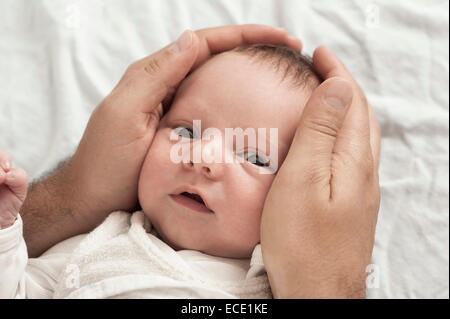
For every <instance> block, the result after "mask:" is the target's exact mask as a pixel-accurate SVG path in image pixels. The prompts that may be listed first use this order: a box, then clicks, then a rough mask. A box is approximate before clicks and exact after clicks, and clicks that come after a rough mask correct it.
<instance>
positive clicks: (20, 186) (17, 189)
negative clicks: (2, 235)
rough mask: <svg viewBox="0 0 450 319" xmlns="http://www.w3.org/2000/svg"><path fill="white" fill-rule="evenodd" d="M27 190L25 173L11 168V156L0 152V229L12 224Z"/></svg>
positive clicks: (19, 169)
mask: <svg viewBox="0 0 450 319" xmlns="http://www.w3.org/2000/svg"><path fill="white" fill-rule="evenodd" d="M27 189H28V176H27V173H26V172H25V171H24V170H23V169H21V168H12V162H11V156H10V155H9V154H8V153H6V152H4V151H1V150H0V229H3V228H7V227H9V226H11V225H12V224H14V221H15V220H16V218H17V214H18V213H19V210H20V208H21V207H22V204H23V202H24V200H25V197H26V196H27Z"/></svg>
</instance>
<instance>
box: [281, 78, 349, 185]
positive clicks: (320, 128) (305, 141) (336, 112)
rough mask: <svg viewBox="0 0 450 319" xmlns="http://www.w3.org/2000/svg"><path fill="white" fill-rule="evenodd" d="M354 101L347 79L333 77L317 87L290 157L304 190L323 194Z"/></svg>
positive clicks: (305, 110)
mask: <svg viewBox="0 0 450 319" xmlns="http://www.w3.org/2000/svg"><path fill="white" fill-rule="evenodd" d="M352 99H353V89H352V85H351V83H350V82H349V81H347V80H345V79H343V78H338V77H334V78H330V79H327V80H326V81H324V82H323V83H322V84H321V85H320V86H319V87H318V88H316V89H315V90H314V92H313V94H312V95H311V97H310V99H309V100H308V103H307V104H306V106H305V109H304V111H303V114H302V117H301V119H300V124H299V126H298V128H297V131H296V133H295V136H294V140H293V142H292V146H291V150H293V151H292V153H291V152H290V153H289V154H288V156H289V157H291V156H292V157H294V158H295V159H296V160H295V161H294V162H295V166H296V170H299V171H300V172H302V173H301V174H298V176H300V183H301V187H305V188H308V189H311V191H315V189H316V190H317V188H316V187H318V188H319V190H320V191H321V192H322V193H323V190H324V188H323V187H329V186H327V184H328V185H329V183H330V178H331V174H332V167H331V161H332V155H333V148H334V146H335V143H336V139H337V136H338V133H339V130H340V129H341V127H342V124H343V122H344V118H345V115H346V113H347V110H348V108H349V107H350V105H351V102H352Z"/></svg>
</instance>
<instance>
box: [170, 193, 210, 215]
mask: <svg viewBox="0 0 450 319" xmlns="http://www.w3.org/2000/svg"><path fill="white" fill-rule="evenodd" d="M171 197H172V199H173V200H174V201H175V202H177V203H178V204H180V205H182V206H184V207H186V208H189V209H190V210H194V211H196V212H200V213H214V212H213V211H212V210H211V209H209V208H208V206H207V205H206V203H205V201H204V200H203V198H202V197H201V196H200V195H199V194H195V193H189V192H182V193H179V194H178V195H171Z"/></svg>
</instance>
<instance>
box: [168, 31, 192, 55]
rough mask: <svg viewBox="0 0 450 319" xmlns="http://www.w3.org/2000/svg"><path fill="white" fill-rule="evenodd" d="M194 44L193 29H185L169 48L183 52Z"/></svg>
mask: <svg viewBox="0 0 450 319" xmlns="http://www.w3.org/2000/svg"><path fill="white" fill-rule="evenodd" d="M191 45H192V31H191V30H186V31H184V32H183V33H182V34H181V35H180V37H179V38H178V39H177V41H175V43H174V44H172V46H171V47H170V48H169V50H170V51H172V52H173V53H181V52H184V51H186V50H188V49H189V48H190V47H191Z"/></svg>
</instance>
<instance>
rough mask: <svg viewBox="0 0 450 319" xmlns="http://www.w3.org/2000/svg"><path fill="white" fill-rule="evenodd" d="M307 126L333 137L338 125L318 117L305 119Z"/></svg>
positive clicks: (336, 133) (336, 132)
mask: <svg viewBox="0 0 450 319" xmlns="http://www.w3.org/2000/svg"><path fill="white" fill-rule="evenodd" d="M307 127H308V128H309V129H310V130H312V131H314V132H317V133H319V134H321V135H325V136H328V137H331V138H333V139H334V138H336V137H337V135H338V131H339V128H338V125H337V124H336V123H335V122H334V121H332V120H330V119H327V118H320V117H315V118H311V119H310V120H309V121H307Z"/></svg>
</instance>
